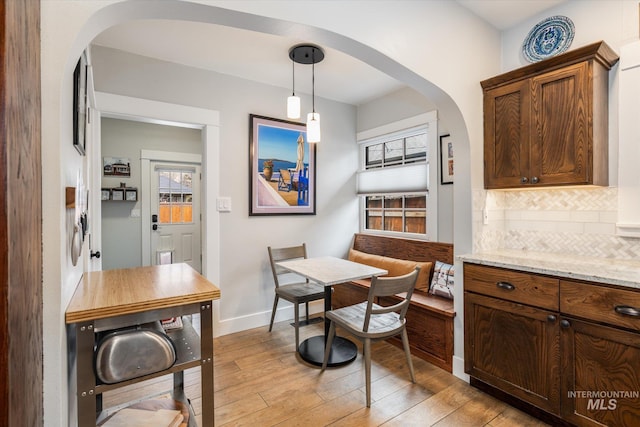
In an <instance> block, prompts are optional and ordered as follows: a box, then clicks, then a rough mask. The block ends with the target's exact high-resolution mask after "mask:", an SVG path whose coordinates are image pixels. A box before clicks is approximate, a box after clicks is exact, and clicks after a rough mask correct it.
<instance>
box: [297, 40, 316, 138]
mask: <svg viewBox="0 0 640 427" xmlns="http://www.w3.org/2000/svg"><path fill="white" fill-rule="evenodd" d="M289 58H291V60H293V62H297V63H298V64H306V65H309V64H311V106H312V108H311V113H309V114H307V142H309V143H314V142H320V114H318V113H316V69H315V64H317V63H318V62H320V61H322V60H323V59H324V52H323V51H322V49H320V47H318V46H315V45H309V44H302V45H297V46H294V47H292V48H291V49H290V50H289Z"/></svg>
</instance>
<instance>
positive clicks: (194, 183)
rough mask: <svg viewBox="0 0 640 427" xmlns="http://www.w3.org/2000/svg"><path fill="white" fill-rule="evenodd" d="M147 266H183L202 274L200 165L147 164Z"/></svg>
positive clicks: (174, 163)
mask: <svg viewBox="0 0 640 427" xmlns="http://www.w3.org/2000/svg"><path fill="white" fill-rule="evenodd" d="M150 166H151V167H150V168H149V172H150V177H149V178H150V179H149V184H150V192H149V205H150V211H151V233H150V242H149V244H150V255H151V259H150V261H151V264H152V265H156V264H170V263H179V262H185V263H187V264H189V265H190V266H191V267H193V268H194V269H195V270H197V271H199V272H201V271H202V247H201V237H200V235H201V215H200V198H201V195H200V179H201V173H200V169H201V168H200V165H194V164H189V163H177V162H165V161H159V162H155V161H154V162H151V165H150Z"/></svg>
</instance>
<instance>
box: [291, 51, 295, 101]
mask: <svg viewBox="0 0 640 427" xmlns="http://www.w3.org/2000/svg"><path fill="white" fill-rule="evenodd" d="M291 68H292V70H293V72H292V73H291V74H292V75H293V78H292V80H293V82H292V84H291V88H292V89H291V90H292V91H293V93H292V94H291V96H296V61H294V60H291Z"/></svg>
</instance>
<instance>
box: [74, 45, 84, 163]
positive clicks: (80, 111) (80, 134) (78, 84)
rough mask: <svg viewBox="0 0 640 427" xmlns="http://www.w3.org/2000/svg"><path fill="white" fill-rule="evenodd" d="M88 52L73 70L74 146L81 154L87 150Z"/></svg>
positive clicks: (82, 55) (81, 57)
mask: <svg viewBox="0 0 640 427" xmlns="http://www.w3.org/2000/svg"><path fill="white" fill-rule="evenodd" d="M86 132H87V52H86V51H83V52H82V54H81V55H80V58H79V59H78V63H77V64H76V68H75V69H74V70H73V146H74V147H75V149H76V150H77V151H78V153H79V154H80V155H81V156H84V155H85V154H86V151H87V147H86Z"/></svg>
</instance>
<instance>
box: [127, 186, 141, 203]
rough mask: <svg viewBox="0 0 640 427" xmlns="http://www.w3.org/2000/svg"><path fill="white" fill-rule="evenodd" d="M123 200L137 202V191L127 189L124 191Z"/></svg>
mask: <svg viewBox="0 0 640 427" xmlns="http://www.w3.org/2000/svg"><path fill="white" fill-rule="evenodd" d="M124 199H125V200H126V201H128V202H137V201H138V190H137V189H135V188H127V189H125V190H124Z"/></svg>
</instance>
